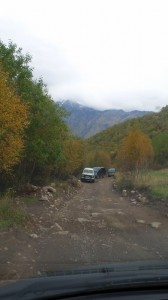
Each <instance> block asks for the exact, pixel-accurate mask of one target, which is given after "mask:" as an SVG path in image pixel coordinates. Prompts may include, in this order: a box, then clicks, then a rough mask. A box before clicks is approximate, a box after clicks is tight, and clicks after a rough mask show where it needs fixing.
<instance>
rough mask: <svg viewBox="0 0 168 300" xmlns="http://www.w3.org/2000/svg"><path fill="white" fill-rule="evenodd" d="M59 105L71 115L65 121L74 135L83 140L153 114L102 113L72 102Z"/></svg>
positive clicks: (141, 112) (149, 112)
mask: <svg viewBox="0 0 168 300" xmlns="http://www.w3.org/2000/svg"><path fill="white" fill-rule="evenodd" d="M58 103H59V105H60V106H62V107H64V108H65V109H66V110H67V111H68V112H69V113H70V115H69V116H68V117H66V119H65V121H66V123H67V124H68V126H69V127H70V129H71V130H72V132H73V134H75V135H77V136H79V137H82V138H88V137H91V136H93V135H94V134H96V133H98V132H100V131H102V130H104V129H106V128H109V127H111V126H113V125H115V124H119V123H121V122H124V121H126V120H129V119H133V118H138V117H142V116H144V115H147V114H151V113H153V112H151V111H139V110H134V111H130V112H126V111H124V110H122V109H108V110H103V111H101V110H97V109H94V108H90V107H87V106H84V105H81V104H79V103H77V102H74V101H70V100H65V101H60V102H58Z"/></svg>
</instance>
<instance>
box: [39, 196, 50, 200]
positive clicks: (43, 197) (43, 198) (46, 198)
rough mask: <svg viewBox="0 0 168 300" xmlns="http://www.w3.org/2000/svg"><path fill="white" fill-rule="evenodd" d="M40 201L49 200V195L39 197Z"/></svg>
mask: <svg viewBox="0 0 168 300" xmlns="http://www.w3.org/2000/svg"><path fill="white" fill-rule="evenodd" d="M39 200H40V201H49V199H48V196H47V195H42V196H41V198H40V199H39Z"/></svg>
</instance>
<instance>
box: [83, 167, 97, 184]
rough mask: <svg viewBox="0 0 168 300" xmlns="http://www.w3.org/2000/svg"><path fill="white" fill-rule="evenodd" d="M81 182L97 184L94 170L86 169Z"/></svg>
mask: <svg viewBox="0 0 168 300" xmlns="http://www.w3.org/2000/svg"><path fill="white" fill-rule="evenodd" d="M81 181H87V182H95V174H94V169H92V168H85V169H84V170H83V172H82V176H81Z"/></svg>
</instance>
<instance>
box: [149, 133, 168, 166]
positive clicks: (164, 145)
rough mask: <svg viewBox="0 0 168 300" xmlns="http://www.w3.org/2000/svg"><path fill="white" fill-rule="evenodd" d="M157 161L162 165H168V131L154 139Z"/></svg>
mask: <svg viewBox="0 0 168 300" xmlns="http://www.w3.org/2000/svg"><path fill="white" fill-rule="evenodd" d="M152 144H153V149H154V154H155V162H157V163H158V164H160V165H162V166H166V167H167V165H168V133H166V132H163V133H160V134H159V135H157V136H156V137H154V138H153V139H152Z"/></svg>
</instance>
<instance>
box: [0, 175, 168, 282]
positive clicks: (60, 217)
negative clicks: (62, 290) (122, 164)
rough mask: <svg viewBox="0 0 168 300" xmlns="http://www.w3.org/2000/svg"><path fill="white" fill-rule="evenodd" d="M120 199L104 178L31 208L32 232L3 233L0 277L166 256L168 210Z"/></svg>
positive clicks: (12, 277) (162, 258)
mask: <svg viewBox="0 0 168 300" xmlns="http://www.w3.org/2000/svg"><path fill="white" fill-rule="evenodd" d="M158 207H159V206H156V205H155V206H152V204H151V203H142V202H140V201H134V200H131V199H130V197H122V196H121V195H120V194H118V193H117V192H115V191H114V190H113V185H112V179H111V178H104V179H101V180H98V181H96V182H95V183H94V184H92V183H82V187H81V188H80V189H79V190H78V192H77V193H76V194H74V195H73V196H72V197H67V196H66V195H65V197H64V198H59V199H58V198H55V199H52V201H50V202H40V201H39V202H38V203H37V204H36V205H34V206H32V213H31V215H32V219H33V225H32V229H31V232H30V230H29V232H28V231H26V230H24V231H21V230H18V229H17V230H16V229H11V230H6V231H4V230H1V231H0V263H1V268H0V279H1V280H9V279H19V278H23V277H30V276H34V275H35V276H36V275H41V274H45V273H47V272H48V273H49V272H52V271H58V270H64V269H70V268H73V269H74V268H75V267H79V266H83V265H86V264H89V265H91V264H97V263H99V264H100V263H101V264H102V263H109V262H121V261H134V260H136V261H137V260H165V259H168V250H167V249H168V217H167V211H166V208H165V209H158Z"/></svg>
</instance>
